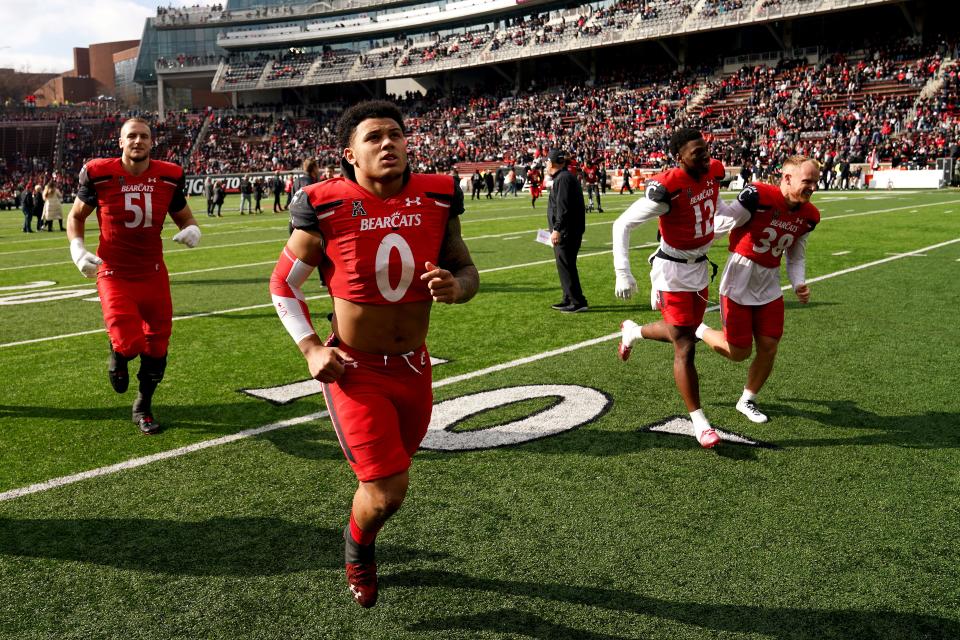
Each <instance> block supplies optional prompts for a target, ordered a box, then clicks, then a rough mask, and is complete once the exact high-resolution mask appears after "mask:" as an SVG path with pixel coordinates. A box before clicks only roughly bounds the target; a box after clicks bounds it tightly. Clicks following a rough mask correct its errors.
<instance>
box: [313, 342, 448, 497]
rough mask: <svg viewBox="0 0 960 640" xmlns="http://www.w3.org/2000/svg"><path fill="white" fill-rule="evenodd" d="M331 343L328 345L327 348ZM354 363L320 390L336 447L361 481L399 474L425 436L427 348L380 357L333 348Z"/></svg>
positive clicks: (429, 404) (429, 391)
mask: <svg viewBox="0 0 960 640" xmlns="http://www.w3.org/2000/svg"><path fill="white" fill-rule="evenodd" d="M328 344H329V343H328ZM336 346H338V347H339V348H340V349H343V350H344V351H346V352H347V353H348V354H350V357H352V358H353V359H354V362H355V363H356V365H355V366H353V365H351V364H349V363H345V364H346V370H345V371H344V373H343V375H342V376H340V379H339V380H337V381H336V382H333V383H330V384H323V385H321V386H322V388H323V397H324V399H325V400H326V402H327V409H328V410H329V412H330V421H331V422H332V423H333V428H334V430H335V431H336V432H337V438H338V439H339V440H340V446H341V447H342V448H343V453H344V455H345V456H346V457H347V461H348V462H349V463H350V466H351V467H353V472H354V473H355V474H356V475H357V479H358V480H360V481H361V482H369V481H371V480H377V479H380V478H387V477H389V476H392V475H396V474H398V473H402V472H404V471H406V470H407V469H409V468H410V461H411V459H412V458H413V454H414V453H416V451H417V449H418V448H419V447H420V443H421V442H422V441H423V437H424V436H425V435H426V434H427V427H428V426H429V425H430V415H431V413H432V412H433V384H432V381H433V376H432V371H431V367H430V355H429V354H428V353H427V348H426V347H425V346H423V347H420V348H418V349H414V350H413V351H412V352H411V353H409V354H407V355H405V356H402V355H400V356H384V355H378V354H374V353H365V352H363V351H357V350H356V349H352V348H350V347H347V346H345V345H343V344H337V345H336Z"/></svg>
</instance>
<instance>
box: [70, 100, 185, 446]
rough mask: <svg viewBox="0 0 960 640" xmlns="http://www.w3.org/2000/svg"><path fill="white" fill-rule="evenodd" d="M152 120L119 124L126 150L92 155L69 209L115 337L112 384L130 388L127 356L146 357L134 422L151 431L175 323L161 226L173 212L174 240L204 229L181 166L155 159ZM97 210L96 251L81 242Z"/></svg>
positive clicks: (74, 236)
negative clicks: (194, 210) (152, 155)
mask: <svg viewBox="0 0 960 640" xmlns="http://www.w3.org/2000/svg"><path fill="white" fill-rule="evenodd" d="M152 147H153V138H152V137H151V131H150V124H149V123H148V122H147V121H146V120H143V119H142V118H130V119H128V120H127V121H126V122H124V123H123V126H122V127H121V128H120V150H121V151H120V157H119V158H101V159H97V160H91V161H89V162H88V163H86V164H85V165H84V166H83V169H81V171H80V184H79V187H78V189H77V199H76V200H75V201H74V203H73V208H72V209H71V210H70V214H69V215H68V216H67V237H68V238H69V239H70V255H71V257H72V258H73V262H74V263H75V264H76V265H77V268H78V269H80V272H81V273H82V274H83V275H84V276H86V277H88V278H96V279H97V291H98V292H99V294H100V306H101V307H102V309H103V321H104V324H105V325H106V327H107V333H108V334H109V336H110V363H109V366H108V369H107V373H108V376H109V378H110V384H111V385H112V386H113V388H114V390H115V391H116V392H117V393H123V392H125V391H126V390H127V387H128V385H129V382H130V379H129V374H128V373H127V362H129V361H130V360H133V359H134V358H136V357H137V356H139V357H140V370H139V371H138V372H137V378H138V379H139V381H140V385H139V393H138V394H137V398H136V400H134V402H133V421H134V422H135V423H136V424H137V426H138V427H139V428H140V431H141V432H143V433H145V434H148V435H150V434H154V433H157V432H158V431H159V430H160V425H159V423H158V422H157V421H156V420H155V419H154V416H153V409H152V400H153V394H154V391H156V389H157V385H159V384H160V381H161V380H163V374H164V371H165V370H166V367H167V346H168V344H169V342H170V330H171V325H172V324H173V306H172V305H171V302H170V280H169V278H168V276H167V267H166V265H165V264H164V262H163V241H162V239H161V237H160V232H161V230H162V228H163V222H164V218H166V216H167V213H169V214H170V217H171V218H172V219H173V221H174V223H176V225H177V227H179V229H180V231H179V232H178V233H177V234H176V235H174V236H173V239H174V241H176V242H179V243H182V244H185V245H187V246H188V247H191V248H193V247H195V246H197V244H198V243H199V242H200V228H199V227H198V226H197V221H196V220H195V219H194V218H193V213H191V212H190V207H189V206H187V200H186V197H185V196H184V193H185V190H184V186H185V179H184V175H183V169H181V168H180V167H179V166H177V165H175V164H173V163H170V162H163V161H160V160H151V159H150V149H151V148H152ZM94 209H96V210H97V221H98V222H99V224H100V243H99V245H98V246H97V255H94V254H92V253H91V252H89V251H87V249H86V247H85V246H84V244H83V233H84V225H85V222H86V219H87V217H88V216H89V215H90V214H91V213H92V212H93V210H94Z"/></svg>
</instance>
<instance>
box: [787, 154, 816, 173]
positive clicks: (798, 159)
mask: <svg viewBox="0 0 960 640" xmlns="http://www.w3.org/2000/svg"><path fill="white" fill-rule="evenodd" d="M807 162H812V163H813V165H814V166H815V167H816V168H817V171H820V163H819V162H817V161H816V160H814V159H813V158H811V157H810V156H803V155H795V156H790V157H789V158H787V159H786V160H784V161H783V166H782V167H781V168H780V170H781V171H783V170H785V169H786V168H787V167H797V168H798V169H799V168H800V167H802V166H803V165H804V164H805V163H807Z"/></svg>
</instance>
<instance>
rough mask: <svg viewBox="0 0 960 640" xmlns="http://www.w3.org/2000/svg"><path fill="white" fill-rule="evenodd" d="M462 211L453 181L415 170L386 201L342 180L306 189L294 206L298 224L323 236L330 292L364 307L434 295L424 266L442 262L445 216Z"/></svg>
mask: <svg viewBox="0 0 960 640" xmlns="http://www.w3.org/2000/svg"><path fill="white" fill-rule="evenodd" d="M461 213H463V192H462V191H461V190H460V186H459V185H457V184H454V180H453V178H451V177H450V176H444V175H425V174H418V173H414V174H411V175H410V178H409V180H408V181H407V183H406V184H405V185H404V187H403V189H402V190H401V191H400V193H398V194H397V195H395V196H393V197H392V198H387V199H386V200H381V199H380V198H378V197H377V196H375V195H373V194H372V193H370V192H369V191H367V190H366V189H364V188H363V187H361V186H360V185H359V184H357V183H356V182H354V181H352V180H350V179H348V178H345V177H340V178H331V179H330V180H325V181H324V182H319V183H317V184H312V185H309V186H307V187H304V188H303V189H302V190H301V191H298V192H297V194H296V196H295V197H294V200H293V202H291V203H290V218H291V220H292V222H293V226H294V227H295V228H297V229H305V230H318V231H320V233H321V234H323V239H324V252H325V253H326V259H325V260H324V261H323V263H322V264H321V265H320V270H321V272H322V273H323V278H324V281H325V282H326V283H327V288H328V289H329V290H330V295H332V296H334V297H337V298H341V299H343V300H348V301H350V302H360V303H366V304H389V303H392V302H419V301H423V300H430V299H431V295H430V290H429V289H428V288H427V284H426V283H425V282H423V281H422V280H420V276H421V275H423V274H424V273H425V272H426V269H425V268H424V263H425V262H427V261H430V262H432V263H433V264H437V262H438V258H439V255H440V245H441V244H442V242H443V238H444V235H445V234H446V230H447V221H448V220H449V219H450V217H451V216H458V215H460V214H461Z"/></svg>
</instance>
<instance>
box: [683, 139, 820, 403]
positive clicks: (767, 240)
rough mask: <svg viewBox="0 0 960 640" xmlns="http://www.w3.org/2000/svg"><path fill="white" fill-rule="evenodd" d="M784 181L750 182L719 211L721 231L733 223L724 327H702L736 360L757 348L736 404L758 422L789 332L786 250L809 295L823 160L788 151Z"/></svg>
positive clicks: (723, 293) (801, 289) (801, 290)
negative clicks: (810, 246)
mask: <svg viewBox="0 0 960 640" xmlns="http://www.w3.org/2000/svg"><path fill="white" fill-rule="evenodd" d="M782 171H783V175H782V178H781V181H780V185H779V186H774V185H768V184H760V183H756V184H751V185H747V187H746V188H745V189H744V190H743V191H741V192H740V195H739V196H738V197H737V201H736V202H735V203H733V204H732V205H731V206H729V207H725V208H724V211H723V213H722V215H720V216H718V217H717V220H716V222H717V233H718V234H720V233H725V232H726V231H728V230H730V229H732V231H730V251H731V252H732V254H731V256H730V259H729V260H727V266H726V268H725V269H724V272H723V278H722V279H721V280H720V311H721V314H722V318H723V331H722V332H720V331H716V330H713V329H710V328H708V327H707V326H706V325H701V326H700V327H699V328H698V329H697V335H698V336H700V337H702V338H703V341H704V342H706V343H707V344H708V345H709V346H710V347H711V348H712V349H713V350H714V351H716V352H717V353H719V354H721V355H723V356H725V357H727V358H729V359H731V360H734V361H741V360H745V359H746V358H748V357H749V356H750V352H751V346H752V344H753V342H754V341H756V344H757V355H756V357H755V358H754V360H753V362H752V363H751V364H750V370H749V372H748V374H747V384H746V386H745V387H744V390H743V395H742V396H741V397H740V400H739V401H738V402H737V410H738V411H740V413H742V414H744V415H745V416H746V417H747V418H748V419H750V420H751V421H753V422H766V421H767V416H766V415H764V414H763V413H762V412H761V411H760V410H759V409H758V408H757V405H756V396H757V394H758V393H759V392H760V389H761V388H762V387H763V385H764V383H765V382H766V381H767V378H768V377H769V375H770V372H771V371H772V370H773V362H774V359H775V358H776V355H777V347H778V344H779V342H780V338H781V337H782V336H783V292H782V290H781V288H780V261H781V260H782V259H783V257H784V256H786V258H787V277H788V279H789V280H790V284H791V285H792V286H793V290H794V293H796V295H797V299H798V300H799V301H800V302H801V303H806V302H807V301H808V300H809V299H810V288H809V287H808V286H807V285H806V282H805V273H804V271H805V262H806V260H805V257H806V243H807V236H808V235H809V234H810V232H811V231H813V229H814V228H815V227H816V226H817V223H818V222H819V221H820V212H819V211H818V210H817V208H816V207H815V206H813V205H812V204H810V198H811V196H812V195H813V193H814V191H816V189H817V181H818V180H819V179H820V168H819V166H818V164H817V163H816V162H815V161H814V160H811V159H810V158H806V157H803V156H793V157H791V158H788V159H787V160H786V161H785V162H784V163H783V167H782Z"/></svg>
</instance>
